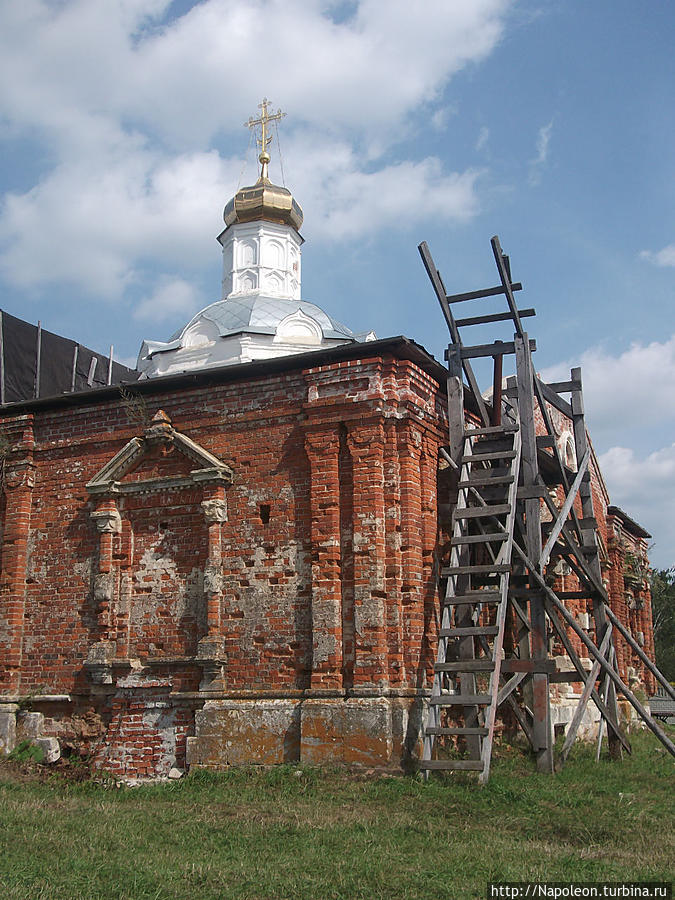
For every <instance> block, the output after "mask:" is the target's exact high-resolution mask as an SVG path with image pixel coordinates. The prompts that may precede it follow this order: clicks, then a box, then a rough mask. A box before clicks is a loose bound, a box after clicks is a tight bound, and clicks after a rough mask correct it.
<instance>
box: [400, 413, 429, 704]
mask: <svg viewBox="0 0 675 900" xmlns="http://www.w3.org/2000/svg"><path fill="white" fill-rule="evenodd" d="M398 452H399V466H400V479H401V570H402V571H401V605H402V614H403V634H404V647H405V650H404V657H405V663H406V671H407V673H408V679H409V680H411V681H412V684H410V686H411V687H421V686H422V684H423V683H424V672H423V670H422V669H421V668H420V660H421V653H422V642H423V641H424V602H423V590H422V584H423V581H422V485H421V473H420V460H421V455H422V435H421V434H420V432H419V429H417V428H415V427H414V425H413V424H412V423H411V422H404V423H403V424H402V425H401V426H400V427H399V435H398Z"/></svg>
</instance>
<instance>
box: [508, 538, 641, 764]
mask: <svg viewBox="0 0 675 900" xmlns="http://www.w3.org/2000/svg"><path fill="white" fill-rule="evenodd" d="M513 549H514V550H515V551H516V553H517V554H518V556H520V558H521V559H522V560H523V562H524V564H525V565H526V566H528V567H529V565H531V564H532V563H531V562H530V560H529V559H528V557H527V554H526V553H525V551H524V550H523V549H522V548H521V547H519V546H518V544H516V542H515V541H514V542H513ZM532 565H533V564H532ZM535 577H536V576H535ZM541 583H542V584H544V585H545V587H546V591H549V590H550V589H549V587H548V585H546V584H545V582H544V580H543V578H542V579H541ZM551 593H552V592H551ZM547 612H548V614H549V618H550V620H551V623H552V624H553V627H554V628H555V630H556V631H557V632H558V637H559V638H560V640H561V642H562V645H563V647H564V648H565V651H566V653H567V655H568V656H569V658H570V660H571V662H572V665H573V666H574V668H575V669H576V670H577V673H578V674H579V676H580V679H579V680H580V681H583V682H584V684H585V683H586V678H587V672H586V670H585V669H584V667H583V666H582V665H581V660H580V659H579V657H578V655H577V652H576V650H575V649H574V647H573V646H572V643H571V641H570V639H569V637H568V635H567V632H566V630H565V627H564V626H563V624H562V623H561V622H560V621H559V619H558V616H557V615H556V614H555V608H553V607H552V605H551V604H550V601H549V607H548V608H547ZM552 680H559V679H557V678H553V679H552ZM591 699H592V700H593V702H594V703H595V705H596V706H597V708H598V710H599V712H600V715H602V716H604V717H605V718H606V719H607V721H608V723H609V726H610V728H611V729H612V730H613V731H614V732H615V733H616V736H617V739H618V740H619V741H620V742H621V743H622V744H623V746H624V747H625V749H626V751H627V752H628V753H630V752H631V747H630V744H629V743H628V740H627V738H626V737H625V735H624V734H623V732H622V731H621V729H620V728H619V726H618V725H615V724H614V722H612V720H611V717H610V714H609V710H608V709H607V706H606V705H605V704H604V703H603V701H602V700H601V699H600V697H599V696H598V692H597V691H595V690H594V691H593V692H592V693H591Z"/></svg>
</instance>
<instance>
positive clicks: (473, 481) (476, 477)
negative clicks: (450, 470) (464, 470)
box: [457, 469, 513, 490]
mask: <svg viewBox="0 0 675 900" xmlns="http://www.w3.org/2000/svg"><path fill="white" fill-rule="evenodd" d="M493 471H494V470H493V469H476V472H475V473H472V474H471V476H470V477H469V478H467V479H466V480H465V481H460V482H459V484H458V485H457V487H458V488H459V489H460V490H462V489H463V488H470V487H486V486H487V487H492V486H494V485H499V484H512V483H513V475H493V474H492V472H493Z"/></svg>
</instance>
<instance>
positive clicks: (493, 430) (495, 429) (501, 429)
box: [464, 425, 518, 437]
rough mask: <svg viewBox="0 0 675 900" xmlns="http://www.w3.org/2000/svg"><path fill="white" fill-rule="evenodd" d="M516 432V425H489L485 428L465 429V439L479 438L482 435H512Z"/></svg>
mask: <svg viewBox="0 0 675 900" xmlns="http://www.w3.org/2000/svg"><path fill="white" fill-rule="evenodd" d="M516 431H518V426H517V425H489V426H488V427H487V428H465V429H464V435H465V436H466V437H480V436H481V435H484V434H513V433H514V432H516Z"/></svg>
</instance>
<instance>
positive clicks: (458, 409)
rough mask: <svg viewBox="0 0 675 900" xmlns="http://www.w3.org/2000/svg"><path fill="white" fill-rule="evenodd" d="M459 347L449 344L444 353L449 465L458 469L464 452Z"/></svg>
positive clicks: (462, 397) (462, 389) (462, 394)
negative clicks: (446, 372) (445, 361)
mask: <svg viewBox="0 0 675 900" xmlns="http://www.w3.org/2000/svg"><path fill="white" fill-rule="evenodd" d="M460 351H461V345H460V344H450V345H449V347H448V351H447V353H446V359H447V362H448V381H447V388H448V432H449V438H450V457H449V461H450V463H451V464H452V465H453V466H454V467H455V468H458V467H459V460H460V458H461V456H462V453H463V452H464V381H463V380H462V358H461V355H460Z"/></svg>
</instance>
